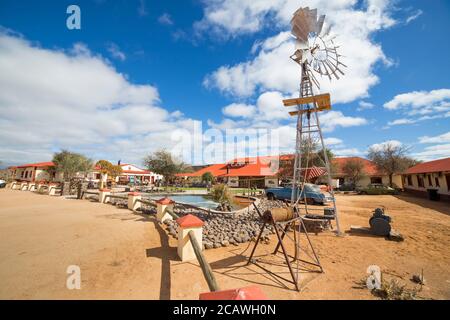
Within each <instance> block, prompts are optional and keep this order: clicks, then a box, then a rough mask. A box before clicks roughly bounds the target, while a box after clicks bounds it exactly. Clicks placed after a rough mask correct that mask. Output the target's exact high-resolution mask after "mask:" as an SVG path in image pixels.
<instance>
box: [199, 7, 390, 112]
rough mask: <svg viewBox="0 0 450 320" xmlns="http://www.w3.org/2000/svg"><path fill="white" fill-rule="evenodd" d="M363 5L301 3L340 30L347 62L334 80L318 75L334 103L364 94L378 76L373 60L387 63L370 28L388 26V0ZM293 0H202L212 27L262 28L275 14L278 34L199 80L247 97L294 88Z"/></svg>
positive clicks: (205, 20)
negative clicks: (248, 55)
mask: <svg viewBox="0 0 450 320" xmlns="http://www.w3.org/2000/svg"><path fill="white" fill-rule="evenodd" d="M365 3H366V6H365V7H364V8H356V5H355V2H354V1H345V0H344V1H338V2H335V1H306V2H305V3H302V5H303V6H307V5H309V6H310V7H318V8H321V10H322V12H323V13H325V14H327V19H328V21H329V22H330V24H332V25H333V29H332V30H333V31H334V32H335V33H336V34H337V35H339V37H338V40H337V41H338V42H339V44H342V46H341V48H340V52H341V54H343V55H345V57H346V58H345V63H346V64H347V65H348V66H349V68H348V69H347V70H345V72H346V75H345V76H344V77H343V78H342V79H341V80H339V81H334V82H330V81H328V80H325V79H323V81H322V84H321V86H322V88H321V90H322V91H324V92H326V91H328V92H331V94H332V99H333V102H334V103H345V102H350V101H353V100H355V99H358V98H364V97H367V96H368V91H369V89H370V88H371V87H372V86H374V85H375V84H377V83H378V81H379V79H378V77H377V76H376V75H375V74H374V72H373V67H374V66H375V64H376V63H378V62H382V63H385V64H386V65H391V62H390V60H389V59H388V58H386V56H385V55H384V53H383V51H382V49H381V46H380V45H378V44H376V43H374V42H373V40H372V35H373V33H374V32H376V31H378V30H381V29H383V28H388V27H390V26H392V25H393V24H394V23H395V22H394V20H393V19H391V18H390V16H389V11H388V9H389V2H388V1H367V2H365ZM298 6H299V3H298V2H297V1H285V0H279V1H250V0H249V1H245V0H243V1H234V0H228V1H220V2H219V1H206V8H205V14H204V18H203V20H202V21H201V24H207V25H208V26H209V27H210V28H209V29H208V30H211V28H212V29H213V30H214V28H217V29H219V30H221V31H222V32H226V33H229V34H231V35H234V36H237V35H240V34H243V33H253V32H256V31H259V30H261V29H263V27H264V26H265V25H266V23H268V21H269V22H270V21H272V20H275V21H277V25H279V28H280V29H283V30H282V31H281V32H279V33H278V34H276V35H274V36H272V37H270V38H267V39H265V40H264V41H259V42H256V43H255V45H254V46H253V48H252V52H253V53H255V56H254V57H253V58H252V59H250V60H248V61H245V62H241V63H238V64H236V65H233V66H221V67H219V68H218V69H217V70H216V71H214V72H212V73H211V74H209V75H208V76H207V77H206V78H205V80H204V84H205V86H207V87H215V88H218V89H219V90H221V91H222V92H224V93H227V94H231V95H234V96H237V97H241V98H242V97H249V96H252V95H253V94H254V93H255V92H258V91H265V90H276V91H280V92H282V93H284V94H288V95H290V94H293V93H295V92H296V91H297V90H298V84H299V72H300V71H298V72H295V68H299V67H298V66H297V65H296V63H295V62H293V61H292V60H290V59H289V56H290V55H292V53H293V52H294V50H295V49H294V41H293V38H292V37H290V36H289V33H290V32H289V31H288V30H289V29H290V25H289V21H290V18H291V16H292V13H293V12H294V11H295V10H296V9H297V8H298Z"/></svg>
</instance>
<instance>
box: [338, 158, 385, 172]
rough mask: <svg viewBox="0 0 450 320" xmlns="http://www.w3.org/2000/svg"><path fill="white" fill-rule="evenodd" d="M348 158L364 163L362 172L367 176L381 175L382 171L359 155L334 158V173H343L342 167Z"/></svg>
mask: <svg viewBox="0 0 450 320" xmlns="http://www.w3.org/2000/svg"><path fill="white" fill-rule="evenodd" d="M349 160H356V161H361V162H362V163H363V164H364V172H365V174H366V175H369V176H376V175H382V174H383V173H382V172H380V170H378V168H377V166H376V165H375V163H373V162H372V161H370V160H367V159H364V158H361V157H342V158H334V159H333V160H332V161H333V164H334V165H335V166H336V175H344V170H343V167H344V165H345V164H346V163H347V161H349Z"/></svg>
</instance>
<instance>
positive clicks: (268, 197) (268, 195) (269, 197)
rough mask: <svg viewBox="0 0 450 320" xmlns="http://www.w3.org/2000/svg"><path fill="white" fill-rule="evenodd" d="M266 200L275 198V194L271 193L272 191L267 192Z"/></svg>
mask: <svg viewBox="0 0 450 320" xmlns="http://www.w3.org/2000/svg"><path fill="white" fill-rule="evenodd" d="M267 200H275V196H274V195H273V193H271V192H269V193H268V194H267Z"/></svg>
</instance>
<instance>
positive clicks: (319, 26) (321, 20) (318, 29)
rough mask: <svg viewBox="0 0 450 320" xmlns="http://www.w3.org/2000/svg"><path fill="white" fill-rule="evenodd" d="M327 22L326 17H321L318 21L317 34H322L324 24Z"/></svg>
mask: <svg viewBox="0 0 450 320" xmlns="http://www.w3.org/2000/svg"><path fill="white" fill-rule="evenodd" d="M324 22H325V15H321V16H320V17H319V21H317V25H316V34H320V33H321V32H322V28H323V23H324Z"/></svg>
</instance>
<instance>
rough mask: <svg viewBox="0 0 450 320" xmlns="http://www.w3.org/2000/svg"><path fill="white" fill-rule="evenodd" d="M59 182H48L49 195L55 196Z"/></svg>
mask: <svg viewBox="0 0 450 320" xmlns="http://www.w3.org/2000/svg"><path fill="white" fill-rule="evenodd" d="M57 186H58V184H56V183H49V184H48V195H49V196H55V195H56V187H57Z"/></svg>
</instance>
